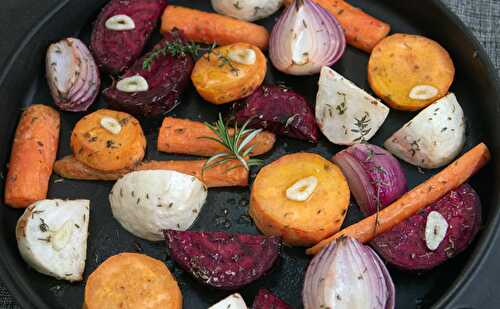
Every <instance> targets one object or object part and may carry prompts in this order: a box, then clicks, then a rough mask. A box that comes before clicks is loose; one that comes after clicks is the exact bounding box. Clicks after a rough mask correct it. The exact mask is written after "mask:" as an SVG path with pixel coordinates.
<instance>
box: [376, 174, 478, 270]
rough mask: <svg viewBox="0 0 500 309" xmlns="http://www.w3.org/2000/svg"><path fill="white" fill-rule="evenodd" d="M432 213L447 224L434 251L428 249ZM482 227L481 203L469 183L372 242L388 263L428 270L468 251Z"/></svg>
mask: <svg viewBox="0 0 500 309" xmlns="http://www.w3.org/2000/svg"><path fill="white" fill-rule="evenodd" d="M431 211H437V212H439V213H440V214H441V215H442V216H443V217H444V218H445V219H446V221H447V222H448V230H447V233H446V236H445V238H444V239H443V241H442V242H441V243H440V245H439V247H438V248H437V249H436V250H435V251H431V250H429V249H428V248H427V245H426V242H425V225H426V223H427V215H428V214H429V213H430V212H431ZM480 224H481V202H480V200H479V196H478V195H477V193H476V192H475V191H474V189H472V187H471V186H469V185H468V184H464V185H462V186H460V187H458V188H457V189H455V190H452V191H450V192H449V193H448V194H446V195H445V196H444V197H443V198H441V199H440V200H439V201H437V202H436V203H434V204H431V205H429V206H427V207H426V208H424V209H423V210H422V211H420V212H419V213H417V214H415V215H413V216H412V217H410V218H408V219H407V220H405V221H403V222H401V223H400V224H398V225H396V226H395V227H394V228H392V229H391V230H390V231H388V232H385V233H384V234H382V235H380V236H378V237H377V238H375V239H374V240H372V241H371V245H372V247H373V248H374V249H375V250H376V251H377V252H378V253H379V254H380V255H381V256H382V257H383V258H384V259H385V260H386V261H388V262H389V263H391V264H393V265H395V266H396V267H398V268H401V269H404V270H413V271H414V270H428V269H431V268H433V267H436V266H437V265H439V264H441V263H443V262H444V261H446V260H447V259H449V258H452V257H453V256H455V255H457V254H458V253H460V252H461V251H463V250H465V249H466V248H467V246H468V245H469V244H470V243H471V241H472V240H473V239H474V236H475V235H476V234H477V232H478V230H479V226H480Z"/></svg>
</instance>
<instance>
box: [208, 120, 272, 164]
mask: <svg viewBox="0 0 500 309" xmlns="http://www.w3.org/2000/svg"><path fill="white" fill-rule="evenodd" d="M249 123H250V120H248V121H247V122H245V123H244V124H243V126H241V128H238V124H237V123H235V126H234V134H230V133H229V128H228V126H227V124H226V123H225V122H224V120H222V115H221V114H219V120H217V121H216V122H215V124H210V123H207V122H205V125H206V126H207V127H208V128H209V129H210V130H211V131H212V132H214V133H215V135H216V136H217V137H211V136H202V137H200V138H204V139H209V140H212V141H215V142H217V143H219V144H221V145H222V146H224V148H226V150H227V151H226V152H220V153H217V154H215V155H214V156H212V157H210V158H209V159H208V160H207V161H205V164H204V165H203V169H202V173H203V172H205V171H206V170H207V169H210V168H214V167H216V166H219V165H222V164H224V163H227V162H230V161H233V160H236V161H238V163H237V164H236V165H234V166H232V167H230V168H228V170H227V171H230V170H232V169H235V168H238V167H240V166H243V167H244V168H245V169H246V170H249V169H250V167H252V166H260V165H262V164H263V163H264V161H262V160H260V159H254V158H249V155H250V154H251V153H252V151H253V149H254V148H255V145H252V146H249V147H247V146H248V145H249V144H250V142H251V141H252V140H253V139H254V138H255V137H256V136H257V134H259V133H260V132H261V131H262V129H258V130H255V129H248V128H247V127H248V124H249Z"/></svg>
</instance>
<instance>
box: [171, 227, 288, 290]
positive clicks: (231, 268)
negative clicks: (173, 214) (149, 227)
mask: <svg viewBox="0 0 500 309" xmlns="http://www.w3.org/2000/svg"><path fill="white" fill-rule="evenodd" d="M164 233H165V239H166V242H167V246H168V248H169V251H170V255H171V257H172V259H173V260H174V261H175V262H177V263H178V264H179V265H180V266H181V267H182V268H183V269H185V270H186V271H188V272H190V273H191V274H192V275H193V276H194V277H195V278H196V279H198V280H200V281H201V282H203V283H205V284H207V285H209V286H212V287H215V288H219V289H224V290H234V289H238V288H240V287H242V286H244V285H247V284H249V283H251V282H253V281H255V280H257V279H258V278H260V277H261V276H262V275H264V274H265V273H266V272H267V271H268V270H269V269H271V267H272V266H273V264H274V262H275V261H276V259H277V258H278V256H279V252H280V247H281V240H280V238H279V237H276V236H271V237H265V236H260V235H248V234H230V233H225V232H197V231H174V230H166V231H165V232H164Z"/></svg>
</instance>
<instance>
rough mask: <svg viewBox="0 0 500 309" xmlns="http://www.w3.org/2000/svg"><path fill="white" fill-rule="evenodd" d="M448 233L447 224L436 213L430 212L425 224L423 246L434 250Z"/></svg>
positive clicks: (441, 216)
mask: <svg viewBox="0 0 500 309" xmlns="http://www.w3.org/2000/svg"><path fill="white" fill-rule="evenodd" d="M447 231H448V222H447V221H446V219H445V218H444V217H443V215H441V214H440V213H439V212H437V211H431V212H430V213H429V214H428V215H427V222H426V224H425V244H426V245H427V248H429V250H431V251H434V250H436V249H437V248H438V247H439V245H440V244H441V242H442V241H443V239H444V237H445V236H446V232H447Z"/></svg>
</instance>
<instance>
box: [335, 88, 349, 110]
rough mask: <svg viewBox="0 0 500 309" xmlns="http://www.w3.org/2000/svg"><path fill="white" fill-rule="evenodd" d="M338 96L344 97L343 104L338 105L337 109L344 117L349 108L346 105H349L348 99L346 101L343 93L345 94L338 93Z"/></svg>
mask: <svg viewBox="0 0 500 309" xmlns="http://www.w3.org/2000/svg"><path fill="white" fill-rule="evenodd" d="M337 94H338V95H340V96H342V97H343V98H344V99H343V100H342V103H340V104H339V105H337V107H335V109H336V110H337V112H338V113H339V115H343V114H344V113H345V112H346V110H347V106H346V103H347V99H346V94H345V93H343V92H337Z"/></svg>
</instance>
